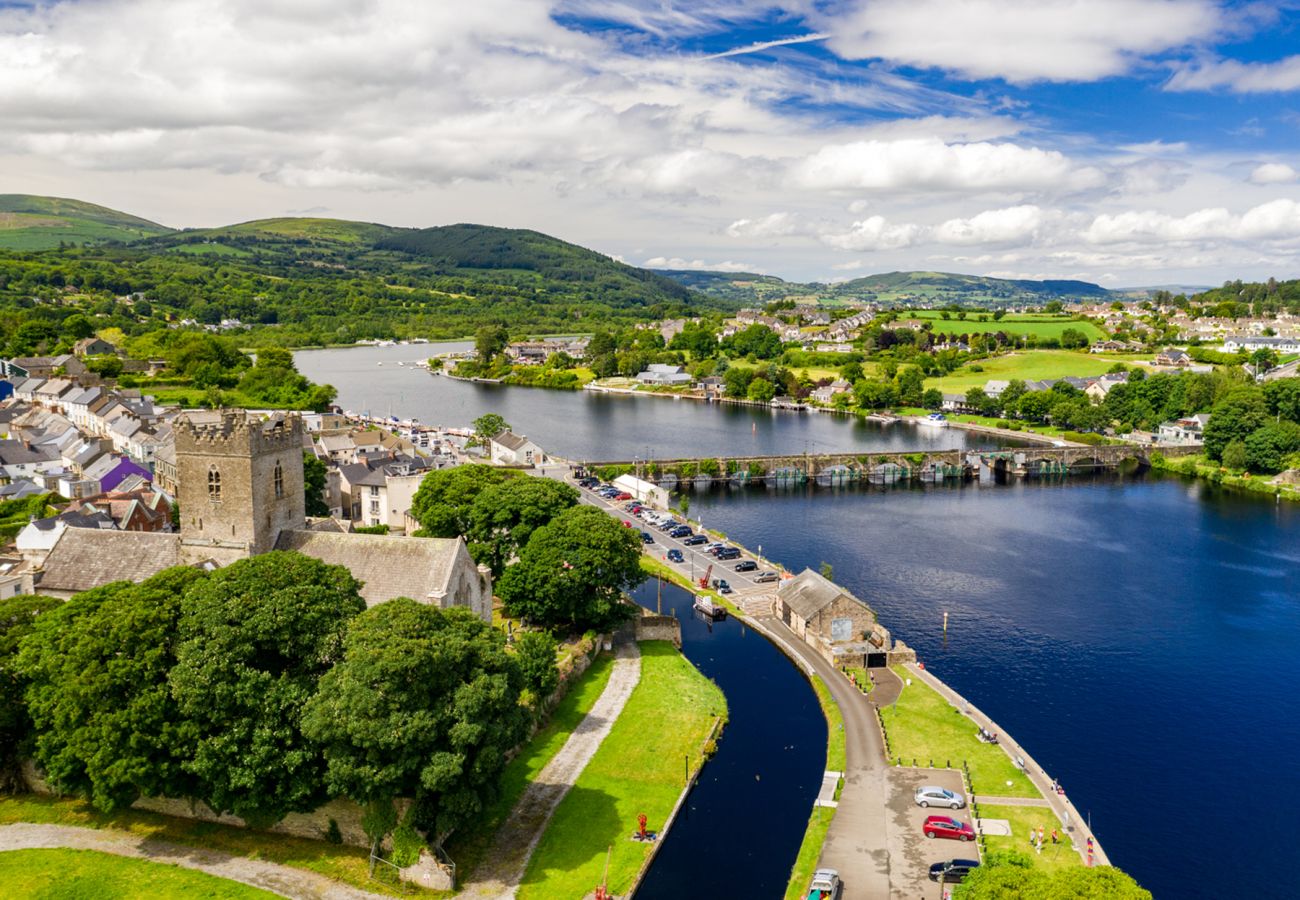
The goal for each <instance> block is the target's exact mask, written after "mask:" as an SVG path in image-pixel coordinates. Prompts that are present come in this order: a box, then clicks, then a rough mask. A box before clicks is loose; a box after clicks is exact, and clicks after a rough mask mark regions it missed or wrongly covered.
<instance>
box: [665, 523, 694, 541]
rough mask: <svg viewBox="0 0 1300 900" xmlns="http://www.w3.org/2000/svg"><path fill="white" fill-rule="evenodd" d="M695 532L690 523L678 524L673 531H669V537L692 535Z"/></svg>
mask: <svg viewBox="0 0 1300 900" xmlns="http://www.w3.org/2000/svg"><path fill="white" fill-rule="evenodd" d="M693 534H695V532H694V531H691V527H690V526H689V525H678V526H677V527H676V528H674V529H673V530H672V531H670V532H668V536H669V537H675V538H684V537H690V536H691V535H693Z"/></svg>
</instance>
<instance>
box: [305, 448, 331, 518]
mask: <svg viewBox="0 0 1300 900" xmlns="http://www.w3.org/2000/svg"><path fill="white" fill-rule="evenodd" d="M325 481H326V473H325V463H324V461H323V460H321V458H320V457H318V456H317V455H316V454H315V453H310V452H308V451H306V450H304V451H303V453H302V490H303V493H304V494H305V495H306V499H307V515H309V516H328V515H329V514H330V507H329V504H328V503H326V502H325Z"/></svg>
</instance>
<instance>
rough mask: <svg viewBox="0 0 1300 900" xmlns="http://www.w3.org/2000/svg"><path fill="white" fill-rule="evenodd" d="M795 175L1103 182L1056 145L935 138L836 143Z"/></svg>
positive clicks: (1078, 185)
mask: <svg viewBox="0 0 1300 900" xmlns="http://www.w3.org/2000/svg"><path fill="white" fill-rule="evenodd" d="M791 176H792V181H793V183H794V184H795V185H796V186H797V187H802V188H807V189H812V190H876V191H880V190H884V191H889V190H937V191H989V190H1000V191H1046V190H1066V191H1069V190H1080V189H1084V188H1090V187H1096V186H1098V185H1100V184H1101V183H1102V182H1103V181H1104V175H1103V174H1102V173H1101V172H1100V171H1099V170H1097V169H1095V168H1092V167H1090V166H1079V165H1076V164H1075V163H1073V162H1072V161H1071V160H1070V159H1069V158H1068V157H1066V156H1065V155H1064V154H1062V153H1060V152H1058V151H1056V150H1041V149H1039V148H1037V147H1021V146H1019V145H1017V144H1010V143H1001V144H993V143H988V142H986V141H981V142H978V143H972V144H946V143H944V142H943V141H941V140H939V139H937V138H914V139H904V140H896V141H878V140H872V141H857V142H854V143H850V144H833V145H830V146H826V147H823V148H821V149H820V150H818V151H817V152H816V153H814V154H812V155H811V156H809V157H807V158H806V159H803V160H800V161H798V162H797V163H795V164H794V165H793V167H792V173H791Z"/></svg>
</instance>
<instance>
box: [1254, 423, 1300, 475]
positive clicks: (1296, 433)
mask: <svg viewBox="0 0 1300 900" xmlns="http://www.w3.org/2000/svg"><path fill="white" fill-rule="evenodd" d="M1244 443H1245V448H1246V467H1247V468H1249V469H1250V470H1251V471H1252V472H1280V471H1282V469H1283V468H1285V467H1286V465H1287V457H1288V456H1290V455H1291V454H1293V453H1295V452H1296V451H1297V450H1300V425H1297V424H1296V423H1295V422H1274V423H1270V424H1268V425H1265V426H1264V427H1263V428H1260V429H1257V430H1256V431H1253V432H1251V433H1250V434H1249V435H1248V436H1247V437H1246V440H1245V442H1244Z"/></svg>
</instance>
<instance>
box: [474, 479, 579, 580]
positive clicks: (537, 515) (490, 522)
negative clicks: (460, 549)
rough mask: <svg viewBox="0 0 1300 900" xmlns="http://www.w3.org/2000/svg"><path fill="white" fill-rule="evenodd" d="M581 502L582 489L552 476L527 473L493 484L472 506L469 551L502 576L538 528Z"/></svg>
mask: <svg viewBox="0 0 1300 900" xmlns="http://www.w3.org/2000/svg"><path fill="white" fill-rule="evenodd" d="M577 503H578V492H577V491H576V490H574V489H573V488H572V487H570V486H569V485H567V484H564V483H563V482H559V481H556V480H554V479H552V478H535V477H532V476H527V475H525V476H521V477H517V478H508V479H506V480H505V481H502V482H500V483H499V484H492V485H489V486H488V487H486V488H484V489H483V491H482V492H481V493H480V494H479V495H478V496H477V497H476V498H475V499H474V502H473V504H472V505H471V507H470V513H469V527H468V529H466V539H467V540H468V541H469V551H470V553H471V554H472V555H473V556H474V559H475V561H476V562H480V563H482V564H484V565H486V566H488V567H489V568H491V569H492V575H493V576H494V577H496V578H500V577H501V573H502V572H504V571H505V568H506V565H507V564H508V563H509V562H510V560H511V559H513V558H514V557H515V555H516V554H517V553H518V552H519V551H520V550H521V549H522V548H523V547H524V546H525V545H526V544H527V543H528V538H529V537H531V536H532V533H533V531H534V530H535V529H537V528H539V527H540V526H542V525H545V524H546V523H547V522H549V521H551V520H552V519H554V518H555V517H556V516H558V515H559V514H560V513H562V512H564V510H566V509H569V508H570V507H572V506H575V505H577Z"/></svg>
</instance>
